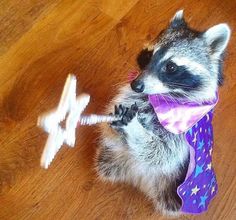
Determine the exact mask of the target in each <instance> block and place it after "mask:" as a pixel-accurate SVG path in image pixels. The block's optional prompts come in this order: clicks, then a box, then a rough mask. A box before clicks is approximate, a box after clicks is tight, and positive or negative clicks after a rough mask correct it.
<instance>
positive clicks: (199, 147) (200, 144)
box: [197, 140, 205, 150]
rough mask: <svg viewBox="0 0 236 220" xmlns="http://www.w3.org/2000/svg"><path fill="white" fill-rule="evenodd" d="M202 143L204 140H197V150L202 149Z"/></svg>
mask: <svg viewBox="0 0 236 220" xmlns="http://www.w3.org/2000/svg"><path fill="white" fill-rule="evenodd" d="M204 144H205V143H204V140H201V141H199V142H198V148H197V149H198V150H202V148H203V147H204Z"/></svg>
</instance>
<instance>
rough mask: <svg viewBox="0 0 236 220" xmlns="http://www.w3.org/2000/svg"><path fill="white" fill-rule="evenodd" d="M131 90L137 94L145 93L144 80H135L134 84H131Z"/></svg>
mask: <svg viewBox="0 0 236 220" xmlns="http://www.w3.org/2000/svg"><path fill="white" fill-rule="evenodd" d="M131 88H132V89H133V90H134V91H135V92H137V93H141V92H143V91H144V83H143V80H141V79H135V80H133V82H132V83H131Z"/></svg>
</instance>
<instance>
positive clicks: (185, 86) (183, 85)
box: [166, 82, 192, 88]
mask: <svg viewBox="0 0 236 220" xmlns="http://www.w3.org/2000/svg"><path fill="white" fill-rule="evenodd" d="M166 84H167V85H170V86H179V87H182V88H192V86H189V85H186V84H181V83H173V82H172V83H166Z"/></svg>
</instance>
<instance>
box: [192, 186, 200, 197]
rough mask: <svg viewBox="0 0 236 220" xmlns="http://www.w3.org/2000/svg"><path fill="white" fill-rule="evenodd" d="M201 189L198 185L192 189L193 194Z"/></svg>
mask: <svg viewBox="0 0 236 220" xmlns="http://www.w3.org/2000/svg"><path fill="white" fill-rule="evenodd" d="M199 190H200V188H198V187H197V185H196V186H195V187H194V188H193V189H192V193H191V195H196V194H197V192H198V191H199Z"/></svg>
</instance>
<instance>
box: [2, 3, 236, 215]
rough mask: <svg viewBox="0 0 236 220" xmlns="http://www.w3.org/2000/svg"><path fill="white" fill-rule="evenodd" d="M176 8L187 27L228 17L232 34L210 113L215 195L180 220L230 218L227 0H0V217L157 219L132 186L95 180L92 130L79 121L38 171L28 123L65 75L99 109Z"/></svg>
mask: <svg viewBox="0 0 236 220" xmlns="http://www.w3.org/2000/svg"><path fill="white" fill-rule="evenodd" d="M174 2H175V3H174ZM181 8H184V9H185V16H186V18H187V20H188V21H189V22H190V23H191V25H192V26H193V27H195V28H198V29H200V30H204V29H206V28H207V27H209V26H212V25H214V24H217V23H220V22H227V23H228V24H229V25H230V26H231V28H232V31H233V35H232V38H231V41H230V45H229V50H228V55H227V59H226V63H225V75H226V82H225V85H224V87H223V88H222V89H221V90H220V103H219V104H218V106H217V109H216V115H215V119H214V127H215V151H214V167H215V170H216V173H217V177H218V183H219V194H218V196H217V197H216V198H215V199H214V201H213V202H212V204H211V206H210V209H209V211H208V212H207V213H205V214H203V215H200V216H197V217H195V216H192V217H191V216H187V217H182V218H181V219H202V220H212V219H217V220H221V219H226V220H231V219H232V220H233V219H236V203H235V199H236V177H235V176H236V172H235V170H236V101H235V100H236V63H235V60H236V53H235V44H236V36H235V34H234V33H235V29H236V13H235V11H236V2H235V0H208V1H205V0H202V1H196V0H186V1H184V0H181V1H166V0H129V1H126V0H120V1H109V0H88V1H82V0H77V1H75V0H38V1H33V0H0V143H1V144H0V192H1V194H0V219H4V220H5V219H6V220H9V219H10V220H12V219H16V220H19V219H31V220H32V219H37V220H38V219H44V220H45V219H80V220H81V219H99V220H100V219H109V220H110V219H112V220H113V219H122V220H123V219H132V220H133V219H165V218H164V217H161V216H159V215H158V214H156V213H155V212H154V211H153V208H152V205H151V203H150V202H149V201H147V199H145V197H144V196H143V195H142V194H141V193H139V192H138V191H137V190H135V189H133V188H132V187H130V186H127V185H111V184H110V183H104V182H101V181H99V180H98V179H97V176H96V172H95V171H94V166H93V165H94V164H93V158H94V154H95V150H96V148H97V147H98V145H97V137H98V134H97V130H96V127H81V128H80V129H79V132H78V134H77V144H76V147H75V148H74V149H69V148H66V147H64V148H63V149H62V150H61V151H60V152H59V154H58V156H57V158H56V160H55V161H54V162H53V163H52V165H51V167H50V168H49V169H48V170H47V171H45V170H43V169H42V168H40V166H39V160H40V155H41V153H42V150H43V147H44V144H45V141H46V138H47V135H46V134H45V133H44V132H43V131H42V130H41V129H39V128H37V127H36V123H37V117H38V115H39V114H41V113H42V112H44V111H46V110H49V109H51V108H52V107H55V106H56V105H57V103H58V99H59V97H60V94H61V91H62V88H63V84H64V82H65V79H66V76H67V74H68V73H74V74H76V76H77V77H78V78H79V81H80V84H79V91H84V92H87V93H89V94H91V96H92V102H91V104H90V106H89V109H88V112H93V113H101V112H102V110H103V109H104V106H105V105H106V104H107V103H108V102H109V100H110V99H111V98H112V97H113V96H114V95H115V94H116V88H117V86H118V85H119V84H121V83H123V82H125V81H126V79H127V73H128V71H129V70H132V69H135V68H137V66H136V62H135V58H136V55H137V53H138V52H139V50H140V49H141V48H142V47H143V45H144V44H145V43H146V42H148V41H150V40H151V39H153V38H154V37H155V36H156V35H157V33H158V32H160V31H161V30H162V29H163V28H164V27H165V26H166V25H167V23H168V21H169V19H170V18H171V17H172V16H173V14H174V13H175V11H176V10H178V9H181Z"/></svg>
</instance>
